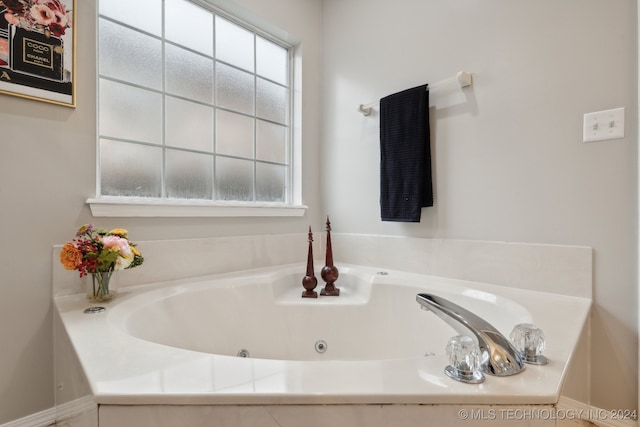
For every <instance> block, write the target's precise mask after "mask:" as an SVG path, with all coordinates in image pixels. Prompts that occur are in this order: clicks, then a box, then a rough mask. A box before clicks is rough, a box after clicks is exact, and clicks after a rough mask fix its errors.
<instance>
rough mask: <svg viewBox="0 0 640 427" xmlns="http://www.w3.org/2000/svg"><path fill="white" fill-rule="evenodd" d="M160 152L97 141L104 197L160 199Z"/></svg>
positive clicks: (144, 146) (131, 145) (159, 149)
mask: <svg viewBox="0 0 640 427" xmlns="http://www.w3.org/2000/svg"><path fill="white" fill-rule="evenodd" d="M161 166H162V149H161V148H160V147H151V146H146V145H139V144H130V143H127V142H118V141H111V140H108V139H101V140H100V183H101V186H102V194H103V195H107V196H132V197H160V195H161V191H162V190H161V188H162V187H161V185H162V184H161V178H160V171H161V170H162V168H161Z"/></svg>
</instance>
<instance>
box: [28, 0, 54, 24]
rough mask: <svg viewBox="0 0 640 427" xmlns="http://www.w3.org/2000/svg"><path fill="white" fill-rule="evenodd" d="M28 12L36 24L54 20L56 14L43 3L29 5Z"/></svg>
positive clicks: (49, 22)
mask: <svg viewBox="0 0 640 427" xmlns="http://www.w3.org/2000/svg"><path fill="white" fill-rule="evenodd" d="M29 14H30V15H31V18H33V20H34V21H35V22H36V24H40V25H44V26H47V25H49V24H51V23H52V22H55V21H56V15H55V13H54V12H53V10H51V9H49V7H47V6H45V5H41V4H35V5H33V6H31V9H30V10H29Z"/></svg>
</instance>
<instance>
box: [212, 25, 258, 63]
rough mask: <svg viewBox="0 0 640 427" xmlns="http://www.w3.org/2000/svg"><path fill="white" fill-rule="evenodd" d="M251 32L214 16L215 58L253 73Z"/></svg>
mask: <svg viewBox="0 0 640 427" xmlns="http://www.w3.org/2000/svg"><path fill="white" fill-rule="evenodd" d="M253 37H254V36H253V32H251V31H248V30H246V29H244V28H242V27H241V26H239V25H236V24H234V23H232V22H229V21H227V20H226V19H224V18H221V17H219V16H216V58H218V59H219V60H221V61H224V62H227V63H229V64H231V65H235V66H236V67H240V68H244V69H245V70H247V71H253V70H254V68H253V57H254V54H253V44H254V42H253Z"/></svg>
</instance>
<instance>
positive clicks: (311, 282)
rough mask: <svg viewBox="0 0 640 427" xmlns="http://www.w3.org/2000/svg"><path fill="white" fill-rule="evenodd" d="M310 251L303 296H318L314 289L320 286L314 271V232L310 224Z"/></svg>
mask: <svg viewBox="0 0 640 427" xmlns="http://www.w3.org/2000/svg"><path fill="white" fill-rule="evenodd" d="M308 242H309V253H308V254H307V273H306V276H304V278H303V279H302V286H303V287H304V288H305V289H306V290H305V291H303V292H302V298H318V293H317V292H315V291H314V289H315V288H316V286H318V279H316V276H315V275H314V273H313V245H312V243H313V233H312V232H311V226H309V239H308Z"/></svg>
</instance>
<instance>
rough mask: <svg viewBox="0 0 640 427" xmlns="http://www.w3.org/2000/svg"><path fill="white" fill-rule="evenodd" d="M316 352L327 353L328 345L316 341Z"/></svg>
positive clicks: (321, 341)
mask: <svg viewBox="0 0 640 427" xmlns="http://www.w3.org/2000/svg"><path fill="white" fill-rule="evenodd" d="M316 351H317V352H318V353H324V352H325V351H327V343H326V342H324V341H323V340H318V341H316Z"/></svg>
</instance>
